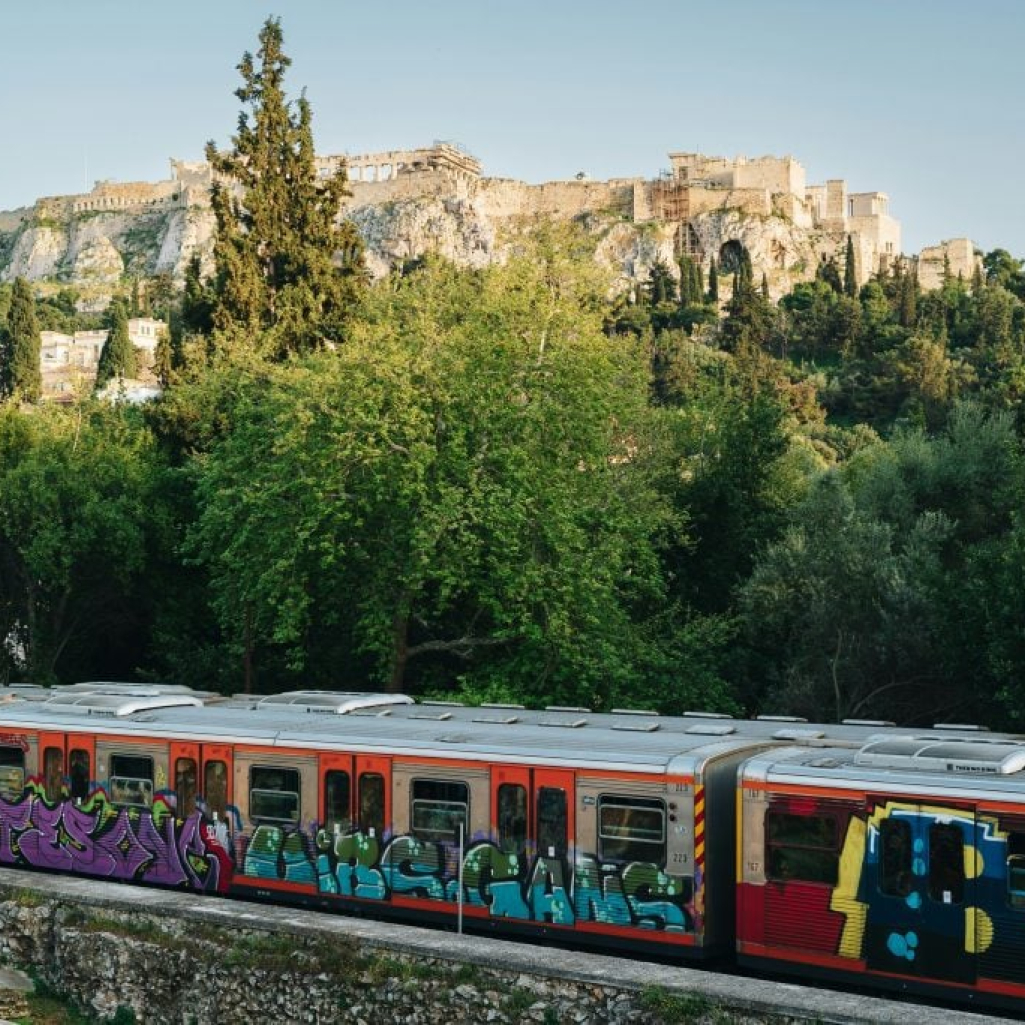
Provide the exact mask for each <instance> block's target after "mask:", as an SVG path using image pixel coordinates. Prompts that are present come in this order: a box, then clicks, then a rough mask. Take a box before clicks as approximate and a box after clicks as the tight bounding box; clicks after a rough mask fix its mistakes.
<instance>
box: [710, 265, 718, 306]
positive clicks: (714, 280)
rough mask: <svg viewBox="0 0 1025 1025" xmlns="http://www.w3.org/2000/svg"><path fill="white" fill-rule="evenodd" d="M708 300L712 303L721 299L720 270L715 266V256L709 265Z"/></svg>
mask: <svg viewBox="0 0 1025 1025" xmlns="http://www.w3.org/2000/svg"><path fill="white" fill-rule="evenodd" d="M708 301H709V302H710V303H717V302H718V301H719V271H718V269H717V268H716V266H715V257H714V256H713V257H712V259H711V261H710V262H709V265H708Z"/></svg>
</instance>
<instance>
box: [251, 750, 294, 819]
mask: <svg viewBox="0 0 1025 1025" xmlns="http://www.w3.org/2000/svg"><path fill="white" fill-rule="evenodd" d="M249 817H250V818H251V819H252V820H253V821H254V822H283V823H287V824H289V825H298V824H299V770H298V769H284V768H281V767H279V766H277V765H254V766H253V767H252V769H250V770H249Z"/></svg>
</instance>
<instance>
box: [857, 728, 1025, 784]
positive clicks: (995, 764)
mask: <svg viewBox="0 0 1025 1025" xmlns="http://www.w3.org/2000/svg"><path fill="white" fill-rule="evenodd" d="M854 763H855V765H873V766H879V767H885V768H905V769H927V770H932V771H933V772H962V773H974V774H978V773H991V774H994V775H1000V776H1009V775H1011V774H1012V773H1016V772H1021V771H1022V770H1023V769H1025V745H1022V744H1016V743H1014V742H1012V741H1007V740H996V739H994V740H981V739H980V740H975V739H968V738H957V737H949V738H946V737H945V738H943V739H942V740H939V739H937V738H936V737H899V738H895V739H887V740H879V739H876V740H870V741H869V742H868V743H867V744H864V745H863V746H862V747H861V748H860V749H859V750H858V753H857V754H856V755H855V756H854Z"/></svg>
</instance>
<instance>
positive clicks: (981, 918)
mask: <svg viewBox="0 0 1025 1025" xmlns="http://www.w3.org/2000/svg"><path fill="white" fill-rule="evenodd" d="M992 942H993V919H992V918H990V917H989V915H987V914H986V912H985V911H983V910H982V908H965V909H964V948H965V950H966V951H967V952H968V953H969V954H982V953H984V952H985V951H987V950H989V945H990V944H991V943H992Z"/></svg>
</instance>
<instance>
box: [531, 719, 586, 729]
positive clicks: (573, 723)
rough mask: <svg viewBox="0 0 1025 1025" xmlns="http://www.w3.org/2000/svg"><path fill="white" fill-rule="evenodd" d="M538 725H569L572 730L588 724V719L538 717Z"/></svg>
mask: <svg viewBox="0 0 1025 1025" xmlns="http://www.w3.org/2000/svg"><path fill="white" fill-rule="evenodd" d="M537 725H538V726H567V727H569V728H570V729H572V730H575V729H579V728H580V727H581V726H586V725H587V720H586V719H538V721H537Z"/></svg>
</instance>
